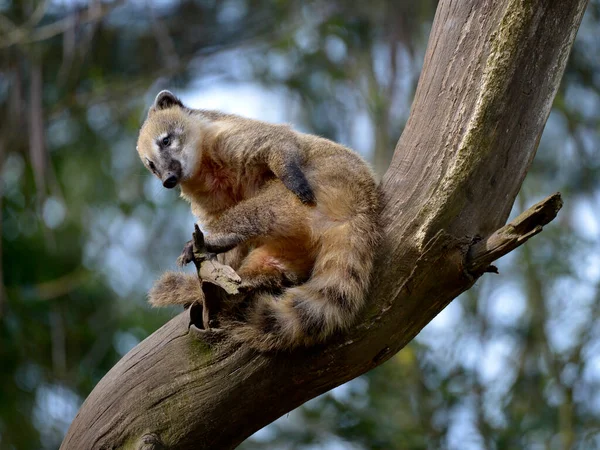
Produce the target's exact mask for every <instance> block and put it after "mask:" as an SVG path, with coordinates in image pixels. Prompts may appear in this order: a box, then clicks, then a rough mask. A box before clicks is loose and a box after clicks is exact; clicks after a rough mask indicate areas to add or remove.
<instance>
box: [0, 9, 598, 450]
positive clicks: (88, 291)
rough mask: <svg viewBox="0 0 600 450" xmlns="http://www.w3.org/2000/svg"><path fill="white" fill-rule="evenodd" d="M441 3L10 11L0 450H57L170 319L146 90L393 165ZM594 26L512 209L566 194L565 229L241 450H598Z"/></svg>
mask: <svg viewBox="0 0 600 450" xmlns="http://www.w3.org/2000/svg"><path fill="white" fill-rule="evenodd" d="M434 11H435V2H433V1H424V2H408V1H404V2H399V1H383V0H372V1H370V2H368V3H359V2H350V1H343V0H329V1H323V0H319V1H318V0H312V1H307V2H302V3H300V2H285V1H275V0H273V1H267V0H226V1H211V0H203V1H196V2H192V1H168V0H164V1H160V2H159V1H156V2H139V1H134V2H110V1H107V2H99V1H94V2H91V3H89V4H88V3H86V2H78V1H67V2H58V1H48V2H35V1H19V2H12V1H2V2H0V106H1V107H0V175H1V180H0V202H1V208H0V214H1V215H0V227H1V231H2V233H1V235H2V239H1V241H0V242H1V245H0V252H1V256H2V258H1V265H0V272H1V274H2V277H1V279H2V284H1V285H0V449H2V450H4V449H7V450H8V449H19V450H29V449H39V448H43V449H56V448H58V446H59V445H60V442H61V439H62V436H63V434H64V432H65V431H66V429H67V427H68V425H69V422H70V420H72V418H73V416H74V414H75V412H76V410H77V408H78V407H79V405H80V404H81V402H82V401H83V399H84V398H85V397H86V395H87V394H88V393H89V392H90V390H91V389H92V388H93V386H94V385H95V384H96V383H97V382H98V381H99V379H100V378H101V377H102V376H103V375H104V374H105V373H106V371H107V370H108V369H110V367H112V365H114V364H115V362H116V361H117V360H118V359H119V358H120V357H121V356H122V355H123V354H125V353H126V352H127V351H128V350H129V349H130V348H132V347H133V346H134V345H135V344H136V343H137V342H139V341H140V340H141V339H143V338H144V337H146V336H147V335H148V334H150V333H151V332H153V331H154V330H155V329H156V328H158V327H159V326H160V325H161V324H162V323H164V322H165V321H166V320H168V318H169V317H170V316H171V315H172V314H173V313H174V312H175V311H156V310H151V309H150V308H149V307H148V306H147V305H146V304H145V299H144V297H145V293H146V291H147V289H148V288H149V286H150V285H151V283H152V281H153V279H155V278H156V277H157V276H158V274H159V273H160V272H162V271H163V270H165V269H167V268H173V267H174V260H175V257H176V256H177V254H178V253H179V250H180V249H181V246H182V244H183V242H185V241H186V240H187V239H188V235H189V233H190V231H191V227H192V223H193V218H192V216H191V214H190V213H189V211H188V207H187V205H186V204H185V203H184V202H183V201H182V200H180V199H178V198H177V195H176V194H174V193H172V192H167V191H164V190H162V189H161V188H160V185H159V183H158V182H157V181H156V180H154V179H152V178H151V176H150V174H148V173H146V172H145V170H144V169H143V167H142V165H141V164H140V163H139V162H138V161H137V155H136V153H135V150H134V148H135V139H136V133H137V129H138V127H139V125H140V123H141V120H142V119H143V117H144V113H145V112H144V111H145V108H146V107H147V105H148V104H149V103H150V101H151V100H152V99H153V97H154V95H155V94H156V92H158V91H159V90H160V89H163V88H167V87H168V88H174V89H175V90H177V89H178V90H179V91H178V92H179V93H180V94H181V95H182V97H183V98H184V101H188V100H189V101H192V102H195V103H194V104H193V106H196V107H205V106H206V105H207V104H208V107H211V106H210V105H211V104H212V103H215V102H216V103H217V104H222V105H224V107H225V108H229V109H231V110H233V111H253V113H254V114H256V116H257V117H259V118H266V117H269V118H271V117H272V116H273V114H275V115H276V116H277V117H278V120H281V121H291V122H293V123H294V124H295V126H296V127H298V128H300V129H303V130H307V131H311V132H314V133H318V134H321V135H324V136H327V137H330V138H333V139H335V140H338V141H341V142H343V143H345V144H348V145H350V146H352V147H354V148H356V149H358V150H360V151H361V152H363V153H364V154H365V156H367V157H370V158H371V159H372V161H373V163H374V165H375V167H376V169H377V170H378V171H379V172H380V173H382V172H383V171H384V170H385V167H386V164H387V161H389V158H390V157H391V153H392V151H393V148H394V146H395V143H396V141H397V139H398V137H399V135H400V133H401V130H402V127H403V124H404V122H405V121H406V119H407V117H408V113H409V109H410V100H411V97H412V95H413V92H414V88H415V85H416V80H417V79H418V74H419V71H420V66H421V64H422V60H423V55H424V51H425V46H426V43H427V35H428V30H429V27H430V24H431V20H432V19H433V16H434ZM599 32H600V1H598V0H592V1H591V3H590V5H589V7H588V11H587V13H586V16H585V18H584V22H583V24H582V27H581V29H580V32H579V35H578V37H577V41H576V44H575V47H574V49H573V53H572V55H571V59H570V62H569V65H568V68H567V72H566V74H565V77H564V80H563V84H562V86H561V89H560V92H559V94H558V96H557V98H556V101H555V107H554V109H553V111H552V114H551V116H550V119H549V121H548V125H547V127H546V131H545V134H544V136H543V138H542V140H541V145H540V149H539V152H538V156H537V157H536V160H535V161H534V165H533V167H532V169H531V171H530V174H529V175H528V177H527V179H526V181H525V184H524V186H523V189H522V192H521V193H520V194H519V197H518V201H517V203H516V205H515V213H517V212H520V211H522V210H523V209H525V208H526V207H527V206H529V205H531V204H533V203H534V202H535V201H537V200H538V199H539V198H541V197H543V196H545V195H547V194H549V193H552V192H554V191H556V190H560V191H562V192H563V195H564V197H565V207H564V209H563V211H562V212H561V213H560V215H559V218H558V220H557V221H555V222H553V224H552V225H551V226H549V227H547V229H546V230H545V231H544V233H542V234H540V235H539V236H537V237H536V238H535V239H534V240H532V241H531V242H530V243H528V244H527V245H526V246H524V247H523V248H522V249H520V250H519V251H517V252H514V253H513V254H511V255H509V256H508V257H506V258H504V259H503V260H501V261H500V263H499V267H500V272H501V275H500V276H486V277H485V278H484V279H482V280H481V281H479V282H478V283H477V286H476V287H475V288H474V289H472V290H470V291H469V292H467V293H466V294H465V295H463V296H461V298H459V299H458V300H456V301H455V302H453V303H452V304H451V305H450V306H449V307H448V308H447V309H446V310H445V311H444V312H443V313H442V314H441V315H440V316H439V317H438V318H436V320H434V321H433V322H432V323H431V324H430V325H429V326H428V327H427V328H426V329H425V330H423V332H422V333H421V334H420V335H419V336H418V338H417V339H416V340H415V341H414V342H413V343H412V344H411V345H409V346H408V347H407V348H406V349H404V350H403V351H402V352H400V353H399V354H398V355H396V356H395V357H393V358H392V359H391V360H390V361H389V362H387V363H386V364H384V365H383V366H381V367H379V368H378V369H376V370H374V371H372V372H370V373H368V374H366V375H365V376H363V377H360V378H358V379H356V380H353V381H351V382H350V383H347V384H346V385H344V386H341V387H339V388H337V389H335V390H334V391H332V392H330V393H327V394H325V395H323V396H321V397H319V398H317V399H314V400H312V401H311V402H308V403H307V404H306V405H304V406H303V407H301V408H299V409H297V410H296V411H294V412H292V413H291V414H289V415H287V416H284V417H283V418H281V419H279V420H278V421H276V422H275V423H274V424H272V425H270V426H268V427H266V428H265V429H263V430H261V431H260V432H258V433H257V434H256V435H255V436H253V437H252V438H251V439H249V440H248V441H247V442H246V443H244V444H243V445H242V448H246V449H252V448H261V449H271V448H272V449H311V448H326V449H354V448H356V449H429V448H431V449H433V448H452V449H471V448H473V449H479V448H486V449H487V448H489V449H508V448H550V449H555V448H556V449H570V448H579V449H591V448H600V437H599V433H600V389H599V387H600V386H599V383H600V357H599V356H598V355H600V328H599V327H598V325H597V323H596V322H597V320H596V319H597V317H598V312H599V310H600V286H599V283H600V269H599V268H600V257H599V256H598V255H600V252H599V250H600V214H599V213H598V211H599V210H600V209H599V208H598V203H599V202H600V189H599V188H600V184H599V181H598V180H599V178H598V174H599V170H600V153H598V148H599V147H600V145H599V144H600V40H599V39H598V36H599ZM241 89H245V90H244V92H246V94H247V95H245V96H242V95H240V92H242V90H241ZM248 92H249V93H248ZM211 93H212V94H211ZM221 97H223V98H221ZM273 98H277V99H279V100H278V105H279V106H278V107H277V108H278V109H277V108H275V106H273V104H272V103H273V102H272V101H271V100H272V99H273ZM256 99H258V100H256ZM253 102H254V104H255V106H254V107H252V104H253ZM256 104H257V105H258V106H256ZM252 108H254V109H252Z"/></svg>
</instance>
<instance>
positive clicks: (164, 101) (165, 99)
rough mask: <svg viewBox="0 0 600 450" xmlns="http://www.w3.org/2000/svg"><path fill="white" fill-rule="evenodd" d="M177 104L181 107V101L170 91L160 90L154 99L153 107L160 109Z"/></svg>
mask: <svg viewBox="0 0 600 450" xmlns="http://www.w3.org/2000/svg"><path fill="white" fill-rule="evenodd" d="M173 106H179V107H181V108H183V103H181V100H179V99H178V98H177V97H175V95H174V94H173V93H172V92H170V91H160V92H159V93H158V95H157V96H156V98H155V99H154V106H153V107H154V109H156V110H161V109H167V108H172V107H173Z"/></svg>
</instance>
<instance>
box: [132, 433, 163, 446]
mask: <svg viewBox="0 0 600 450" xmlns="http://www.w3.org/2000/svg"><path fill="white" fill-rule="evenodd" d="M166 448H167V447H165V445H164V444H163V443H162V442H161V440H160V439H159V438H158V436H157V435H156V434H154V433H151V434H145V435H144V436H142V438H141V439H140V443H139V445H138V450H166Z"/></svg>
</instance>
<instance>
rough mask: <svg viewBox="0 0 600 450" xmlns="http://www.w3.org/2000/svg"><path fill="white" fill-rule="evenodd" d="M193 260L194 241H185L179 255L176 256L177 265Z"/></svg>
mask: <svg viewBox="0 0 600 450" xmlns="http://www.w3.org/2000/svg"><path fill="white" fill-rule="evenodd" d="M193 261H194V242H193V241H187V242H186V243H185V246H184V247H183V250H182V251H181V255H179V258H177V265H178V266H179V267H183V266H185V265H187V264H189V263H191V262H193Z"/></svg>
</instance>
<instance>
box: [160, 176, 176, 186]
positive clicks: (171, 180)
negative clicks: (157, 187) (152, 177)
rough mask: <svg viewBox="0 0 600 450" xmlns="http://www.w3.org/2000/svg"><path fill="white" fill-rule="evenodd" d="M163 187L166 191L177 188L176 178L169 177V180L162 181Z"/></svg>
mask: <svg viewBox="0 0 600 450" xmlns="http://www.w3.org/2000/svg"><path fill="white" fill-rule="evenodd" d="M163 186H164V187H166V188H167V189H171V188H174V187H175V186H177V177H176V176H175V175H171V176H170V177H169V178H167V179H166V180H165V181H163Z"/></svg>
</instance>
